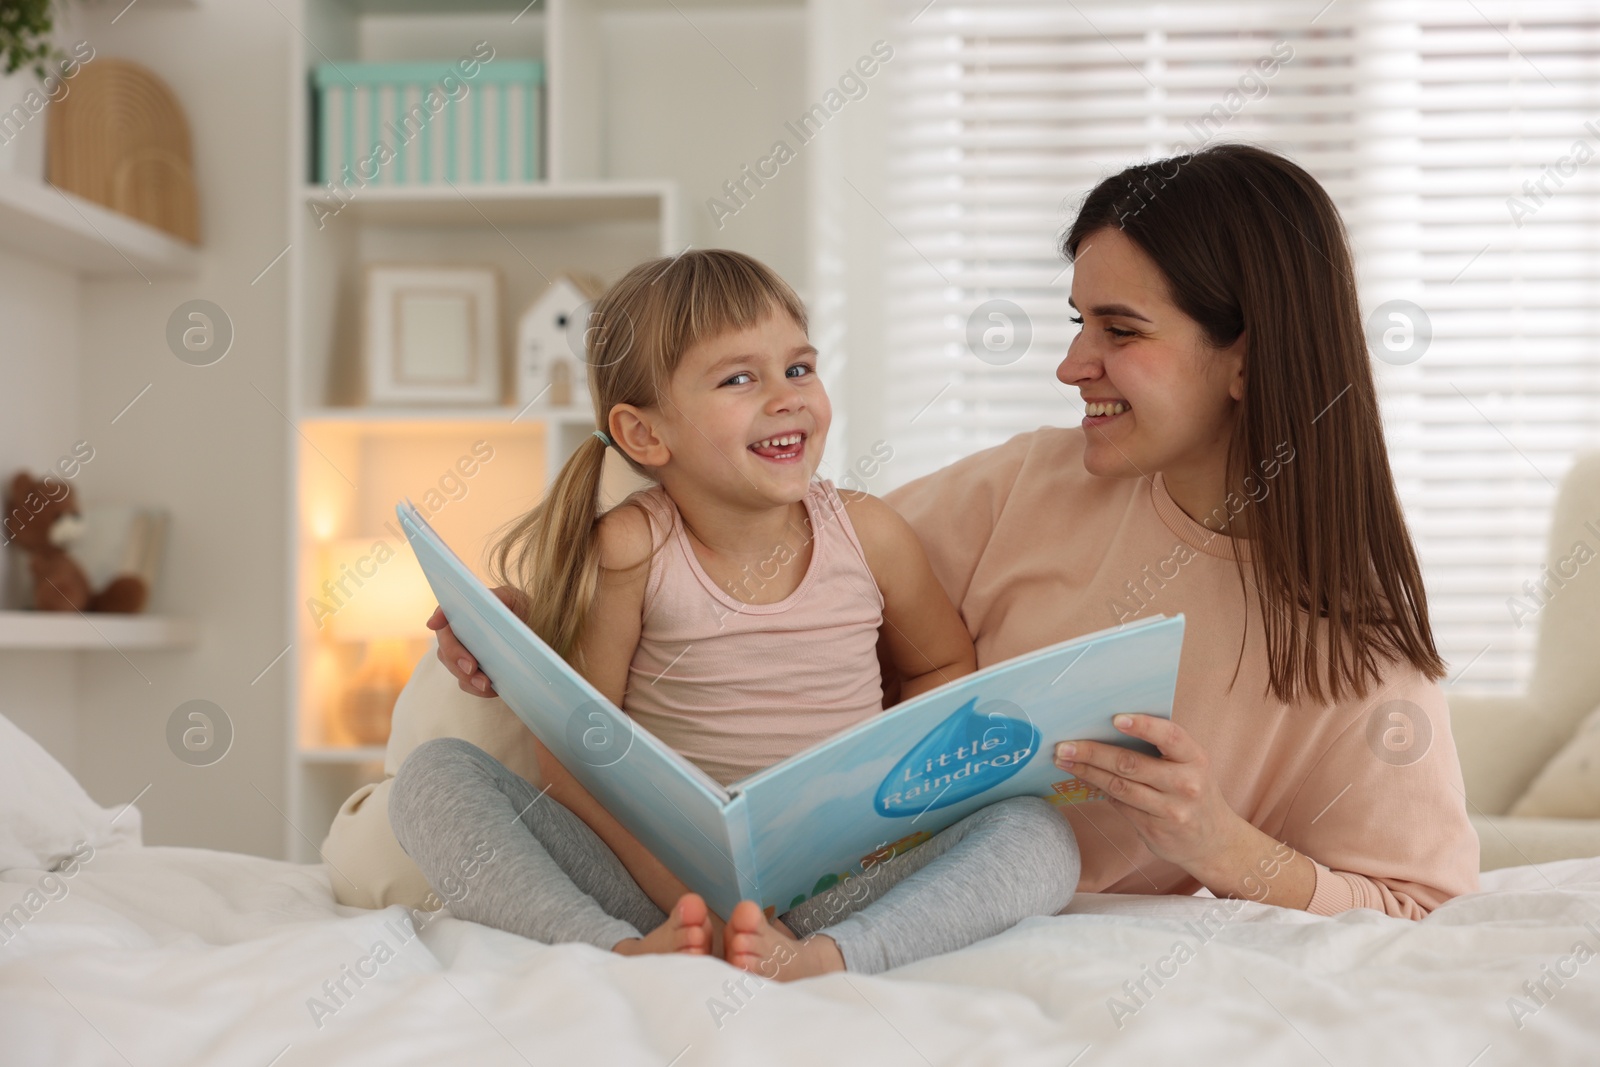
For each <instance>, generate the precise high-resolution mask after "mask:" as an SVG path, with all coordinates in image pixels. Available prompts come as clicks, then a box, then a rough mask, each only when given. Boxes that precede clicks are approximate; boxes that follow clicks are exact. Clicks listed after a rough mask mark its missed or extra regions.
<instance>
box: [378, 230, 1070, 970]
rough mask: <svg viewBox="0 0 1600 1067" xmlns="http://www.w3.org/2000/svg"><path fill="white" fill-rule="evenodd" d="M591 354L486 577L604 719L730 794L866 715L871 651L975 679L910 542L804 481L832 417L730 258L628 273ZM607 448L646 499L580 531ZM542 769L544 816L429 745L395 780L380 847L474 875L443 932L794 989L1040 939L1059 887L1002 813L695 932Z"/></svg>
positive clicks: (494, 776) (755, 281)
mask: <svg viewBox="0 0 1600 1067" xmlns="http://www.w3.org/2000/svg"><path fill="white" fill-rule="evenodd" d="M587 337H588V341H587V344H588V359H589V364H590V368H589V375H590V389H591V393H592V395H593V397H594V401H595V415H596V418H597V421H599V422H600V423H601V424H602V425H604V426H606V427H607V430H606V431H597V432H596V433H595V435H594V438H593V439H592V440H591V441H590V442H588V444H586V445H585V446H584V447H582V448H580V449H578V451H577V452H576V454H574V455H573V457H572V458H571V459H569V460H568V461H567V464H566V466H565V467H563V468H562V471H561V473H560V475H559V476H558V477H557V479H556V481H555V484H554V485H553V486H552V488H551V490H550V492H549V494H548V496H547V498H546V500H545V501H544V502H543V503H542V504H541V505H540V506H539V507H537V508H535V509H534V510H533V511H532V512H531V513H530V514H529V515H528V516H526V517H525V518H523V519H522V520H521V521H520V522H519V523H518V524H517V525H516V526H515V527H514V528H513V529H512V531H511V532H510V533H509V534H508V535H507V536H506V537H505V538H504V539H503V540H502V541H501V542H500V543H499V544H498V545H497V546H496V548H495V551H494V554H493V557H494V570H495V572H496V574H497V575H498V576H500V578H501V580H503V581H504V580H506V579H507V578H510V579H511V582H510V584H515V585H517V586H519V587H520V588H521V589H522V590H523V591H524V599H523V600H522V601H521V602H520V605H521V607H520V611H521V614H522V616H523V618H524V619H525V620H526V621H527V623H528V625H529V626H530V627H532V629H533V630H534V631H535V632H536V633H538V634H539V635H540V637H542V638H543V639H544V640H545V641H547V642H548V643H549V644H550V645H551V646H552V647H553V648H554V649H555V650H556V651H557V652H558V653H560V654H561V655H562V656H563V657H565V658H566V659H567V660H568V661H569V662H570V663H571V664H572V665H573V666H574V668H575V669H577V670H578V671H579V672H581V673H582V674H583V675H584V677H585V678H587V679H588V680H589V681H590V682H591V683H592V684H593V685H594V686H595V688H597V689H598V690H599V691H600V692H601V693H603V694H605V696H606V697H607V699H609V700H611V701H612V702H614V703H615V704H617V705H618V706H619V707H621V708H623V709H624V710H625V711H627V712H628V713H629V715H630V716H632V717H633V718H634V719H635V720H636V721H637V722H638V723H639V724H640V725H641V726H643V727H644V728H645V729H647V730H649V731H650V732H651V733H652V734H654V735H655V736H657V737H659V738H660V739H661V740H662V741H664V742H665V743H667V744H669V745H671V746H672V747H673V748H675V749H676V750H678V751H679V752H681V753H682V754H683V755H684V756H685V757H686V758H688V759H690V760H691V761H693V762H694V763H696V764H697V765H698V766H700V767H701V768H702V769H704V770H705V771H706V773H707V774H709V775H711V776H712V777H713V778H715V779H716V780H717V781H719V782H722V783H723V784H728V783H731V782H734V781H736V780H738V779H740V778H744V777H747V776H749V775H751V774H753V773H755V772H757V771H759V770H761V769H762V768H764V767H767V766H769V765H771V764H773V763H775V762H777V761H779V760H782V759H784V758H786V757H788V756H790V755H793V754H794V753H796V752H799V751H801V750H802V749H805V748H808V747H810V746H812V745H815V744H817V743H818V742H820V741H822V740H824V739H826V738H827V737H829V736H831V735H833V734H836V733H838V732H839V731H840V730H844V729H847V728H849V727H851V726H853V725H855V724H856V723H859V722H861V721H862V720H863V719H866V718H868V717H870V716H873V715H876V714H878V713H879V712H880V711H881V710H882V698H883V693H882V689H881V682H880V673H879V661H878V646H879V641H880V630H881V632H882V645H883V647H884V650H885V654H886V655H887V657H888V658H889V660H890V661H891V662H892V664H893V665H894V667H895V669H896V670H897V671H898V673H899V674H900V675H901V676H902V677H904V678H905V679H906V682H905V684H904V685H903V687H902V690H901V692H902V696H904V697H910V696H915V695H916V694H918V693H921V692H924V691H926V690H928V689H931V688H933V687H935V686H937V685H940V684H942V683H944V682H945V681H948V680H950V679H953V678H957V677H959V676H961V675H963V674H966V673H969V672H971V671H972V670H974V669H975V667H976V662H975V657H974V654H973V647H972V642H971V639H970V638H969V637H968V635H967V631H966V628H965V626H964V624H963V623H962V621H961V618H960V617H959V616H958V615H957V614H956V611H955V609H954V608H953V607H952V606H951V604H950V602H949V600H948V599H947V598H946V596H945V594H944V592H943V590H942V589H941V587H940V586H939V584H938V583H937V581H936V580H935V578H934V576H933V574H932V571H931V569H930V568H929V565H928V561H927V559H926V557H925V556H924V554H923V551H922V547H921V545H920V543H919V542H918V540H917V537H916V535H915V534H914V533H913V532H912V531H911V529H910V527H909V526H907V525H906V523H905V522H904V521H903V520H901V519H900V518H899V517H898V516H897V515H896V514H895V513H894V511H892V510H891V509H890V508H889V507H888V506H887V505H885V504H884V503H882V502H881V501H879V500H877V499H876V498H874V497H871V496H868V495H866V494H859V493H850V494H841V493H839V492H837V491H836V490H835V489H834V487H833V485H832V484H831V483H830V482H827V481H814V480H813V475H814V474H815V472H816V470H817V467H818V464H819V463H820V461H821V459H822V444H823V441H824V439H825V438H826V436H827V433H828V425H829V420H830V408H829V405H828V396H827V393H826V392H824V390H823V387H822V383H821V380H820V379H819V378H818V376H817V373H816V362H817V352H816V349H814V348H813V347H812V346H811V344H810V342H809V341H808V340H807V336H806V316H805V311H804V309H803V308H802V307H801V305H800V302H799V299H798V298H797V297H796V296H795V294H794V293H793V291H792V290H791V289H790V288H789V287H788V286H787V285H786V284H784V282H783V281H782V280H781V279H779V278H778V277H777V276H776V275H774V274H773V273H772V272H771V271H770V270H768V269H767V268H766V267H764V266H763V265H761V264H760V263H758V262H756V261H755V260H753V259H751V258H749V257H748V256H744V255H740V254H739V253H736V252H728V251H690V252H686V253H684V254H682V255H680V256H678V257H676V258H673V259H661V260H656V261H653V262H649V263H645V264H642V265H641V266H639V267H636V268H634V269H633V270H632V271H630V272H629V273H628V274H627V275H626V276H625V277H623V278H622V280H621V281H619V282H618V283H617V284H616V285H615V286H613V287H612V288H611V289H610V291H609V292H607V293H606V295H605V296H604V297H603V298H602V299H601V300H600V301H599V302H598V303H597V304H596V306H595V309H594V315H593V317H592V318H591V321H590V329H589V331H588V335H587ZM613 448H614V449H616V450H617V452H618V453H620V454H621V456H622V457H623V458H624V459H625V460H626V461H627V463H628V465H629V466H630V467H632V468H633V469H634V470H635V471H638V472H639V473H640V474H642V475H645V476H647V477H649V478H651V479H653V480H654V481H655V482H656V483H657V484H656V485H655V486H653V487H652V488H650V489H648V490H643V491H641V492H639V493H635V494H634V495H633V496H631V497H629V498H628V500H626V501H624V503H623V504H622V505H620V506H618V507H616V508H613V509H612V510H610V511H608V512H606V513H605V514H604V515H599V514H597V512H598V497H599V489H600V475H601V469H602V465H603V461H604V459H605V453H606V451H607V450H608V449H613ZM516 579H520V580H516ZM540 764H541V768H540V769H541V772H542V774H543V777H544V781H545V783H546V792H547V793H548V795H544V793H541V792H539V791H538V790H535V789H534V788H533V787H531V786H530V785H529V784H528V783H527V782H526V781H524V780H523V779H521V778H519V777H518V776H516V775H515V774H513V773H512V772H510V771H509V770H507V769H506V768H505V767H504V766H502V765H501V764H500V763H499V762H498V761H496V760H495V759H494V758H493V757H491V756H490V755H488V754H487V753H485V752H484V751H482V750H481V749H478V748H476V747H475V746H473V745H470V744H468V743H467V742H465V741H462V740H459V739H454V738H441V739H437V740H434V741H430V742H428V743H426V744H424V745H421V746H419V747H418V748H417V749H416V750H415V751H414V752H413V753H412V754H411V755H410V756H409V757H408V758H407V759H406V761H405V764H404V765H403V766H402V767H401V769H400V772H399V774H398V775H397V776H396V779H395V784H394V790H393V792H392V794H391V797H390V802H389V816H390V821H391V824H392V825H393V828H394V832H395V836H396V838H397V839H398V840H399V842H400V844H401V846H402V847H403V848H404V849H405V850H406V852H407V853H408V854H409V855H410V856H411V858H412V859H413V860H414V861H415V862H416V863H417V866H418V867H419V868H420V869H421V871H422V872H423V874H424V875H425V876H426V877H427V880H428V882H429V884H430V885H432V886H434V887H436V888H437V887H438V886H440V885H443V884H446V883H449V884H450V885H456V883H457V877H458V876H459V875H463V874H465V873H466V872H468V871H469V870H470V871H471V878H470V879H469V881H468V883H467V884H466V885H465V886H464V887H460V886H458V888H462V892H461V893H459V894H456V895H455V897H453V898H452V899H453V900H454V902H453V903H452V904H451V912H452V914H454V915H456V916H457V917H459V918H466V919H471V920H473V921H476V922H482V923H486V924H489V925H492V926H498V927H501V928H504V929H507V930H511V931H514V932H516V933H520V934H523V935H524V936H527V937H530V938H534V939H536V940H540V941H544V942H546V943H559V942H572V941H581V942H587V943H590V944H594V945H597V946H599V947H601V948H605V949H611V950H613V951H616V952H620V953H626V954H634V953H647V952H690V953H701V954H705V953H711V952H715V951H717V941H718V935H719V934H720V935H721V941H722V946H721V954H722V955H723V956H724V958H726V959H727V960H728V961H729V962H730V963H733V964H734V965H736V966H739V967H741V968H744V969H746V970H759V971H760V972H761V973H762V974H764V975H766V976H768V977H774V976H776V977H782V978H797V977H803V976H805V975H810V974H818V973H823V972H827V971H834V970H840V969H845V968H848V969H849V970H852V971H860V972H866V973H872V972H876V971H881V970H884V969H887V968H889V967H895V966H899V965H901V964H904V963H909V962H911V961H913V960H916V959H919V958H922V957H923V956H927V955H931V954H934V953H939V952H948V951H952V950H954V949H957V948H961V947H962V946H964V945H967V944H970V943H971V942H974V941H977V940H979V939H981V938H984V937H989V936H992V935H994V934H997V933H999V932H1000V931H1002V930H1005V929H1007V928H1009V927H1010V926H1012V925H1014V924H1015V923H1017V922H1018V921H1020V920H1021V919H1023V918H1026V917H1027V916H1030V915H1051V914H1054V913H1056V912H1057V911H1059V910H1060V909H1061V908H1062V907H1064V906H1065V905H1066V903H1067V902H1068V901H1069V900H1070V899H1071V897H1072V893H1073V890H1074V888H1075V886H1076V884H1077V877H1078V866H1079V864H1078V850H1077V844H1076V841H1075V839H1074V837H1073V835H1072V832H1071V830H1070V827H1069V825H1068V823H1067V822H1066V821H1065V820H1064V819H1062V818H1061V817H1060V815H1059V814H1058V813H1057V812H1056V810H1055V809H1054V808H1053V807H1052V806H1051V805H1050V804H1049V803H1047V802H1046V801H1044V800H1042V799H1040V798H1036V797H1021V798H1016V799H1012V800H1007V801H1002V802H1000V803H997V804H993V805H990V806H989V807H987V808H984V809H982V810H980V811H978V812H976V813H974V814H973V815H970V816H968V817H967V818H966V819H964V820H962V821H961V822H958V823H956V824H955V825H954V826H952V827H950V828H949V829H947V830H945V831H944V832H943V833H940V834H938V835H936V836H935V837H933V838H932V839H931V840H929V841H927V842H926V843H924V844H922V845H921V846H920V847H917V848H915V849H912V850H911V851H909V852H906V853H904V854H903V855H899V856H895V857H893V858H890V859H887V860H885V861H884V862H882V863H879V864H877V865H875V866H874V867H872V868H871V869H870V870H867V871H865V872H863V873H862V874H860V875H857V876H856V877H852V878H847V879H845V880H844V881H843V882H841V883H840V884H839V885H838V886H836V887H835V888H834V889H833V890H829V891H827V892H825V893H822V894H819V895H818V896H815V897H812V898H811V899H810V900H807V901H806V902H804V903H803V904H801V905H800V906H799V907H797V908H794V909H793V910H791V911H790V912H788V913H786V914H785V915H783V916H782V917H780V919H779V920H778V921H776V922H769V921H768V920H767V919H766V917H765V916H764V915H763V914H762V911H761V909H760V907H758V906H757V905H756V903H755V902H753V901H742V902H740V903H739V905H738V906H737V907H736V908H735V909H734V910H733V913H732V914H731V915H729V916H728V917H727V922H726V924H725V925H719V924H714V923H713V922H712V917H711V916H710V915H709V913H708V911H707V907H706V904H705V902H704V901H703V900H702V899H701V898H700V897H699V896H698V895H696V894H695V893H692V892H690V891H689V887H687V886H685V885H684V884H683V883H682V882H681V881H679V880H678V879H677V878H676V877H675V876H674V875H673V874H672V873H671V872H670V871H668V870H667V869H666V868H665V866H663V865H662V864H661V862H660V861H659V860H657V859H656V857H654V856H653V855H652V854H650V853H649V852H648V851H647V850H646V849H644V848H643V847H642V846H641V845H640V844H639V843H638V841H637V840H636V839H634V838H633V837H632V835H631V834H629V833H628V832H627V831H626V830H625V829H623V828H622V826H621V825H620V824H619V823H617V821H616V820H615V819H614V818H613V817H612V816H611V815H610V813H608V812H606V811H605V809H604V808H602V807H601V806H600V805H599V804H598V803H597V802H596V801H595V800H594V798H593V797H592V796H590V795H589V794H588V793H587V792H586V791H585V790H584V789H583V788H582V787H581V786H580V785H579V784H578V783H577V782H576V780H574V779H573V778H572V777H571V775H570V774H569V773H568V772H567V771H566V769H565V768H564V767H562V766H561V765H560V764H559V763H558V762H557V761H556V760H555V759H554V758H553V757H551V756H550V754H549V752H548V751H547V750H544V749H543V748H542V747H541V749H540ZM485 856H488V857H491V858H490V859H489V860H484V857H485ZM456 897H459V899H456ZM813 934H815V935H816V936H810V935H813Z"/></svg>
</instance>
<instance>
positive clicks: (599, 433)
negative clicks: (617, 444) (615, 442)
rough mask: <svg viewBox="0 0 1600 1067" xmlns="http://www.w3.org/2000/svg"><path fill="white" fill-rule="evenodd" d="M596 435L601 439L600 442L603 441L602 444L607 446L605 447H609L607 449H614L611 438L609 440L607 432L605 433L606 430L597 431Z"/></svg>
mask: <svg viewBox="0 0 1600 1067" xmlns="http://www.w3.org/2000/svg"><path fill="white" fill-rule="evenodd" d="M594 435H595V436H596V437H598V438H600V440H601V442H602V443H603V444H604V445H605V446H606V447H607V448H611V447H612V441H611V438H609V437H607V436H606V432H605V431H604V430H596V431H595V432H594Z"/></svg>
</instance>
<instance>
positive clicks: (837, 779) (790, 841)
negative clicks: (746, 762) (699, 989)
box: [731, 615, 1184, 914]
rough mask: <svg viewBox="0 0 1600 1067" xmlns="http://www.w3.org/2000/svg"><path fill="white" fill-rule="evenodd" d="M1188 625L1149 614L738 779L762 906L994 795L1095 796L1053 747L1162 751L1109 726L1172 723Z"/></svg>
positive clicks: (953, 687) (785, 901) (815, 888)
mask: <svg viewBox="0 0 1600 1067" xmlns="http://www.w3.org/2000/svg"><path fill="white" fill-rule="evenodd" d="M1183 624H1184V619H1183V616H1181V615H1179V616H1175V617H1172V618H1159V619H1153V620H1149V621H1148V622H1145V623H1142V624H1139V625H1136V626H1131V627H1126V628H1123V629H1120V630H1114V631H1106V632H1103V633H1100V634H1091V635H1089V636H1087V637H1083V638H1078V639H1076V640H1073V641H1068V642H1064V643H1062V644H1060V645H1055V646H1051V647H1050V648H1047V649H1042V650H1039V651H1036V652H1032V653H1029V654H1027V655H1025V656H1019V657H1016V658H1015V659H1012V660H1009V661H1007V662H1005V663H1001V664H996V665H993V666H991V667H989V668H987V669H986V670H984V671H982V672H980V673H978V674H973V675H968V676H967V677H966V678H961V679H958V680H956V681H954V682H952V683H950V684H948V685H945V686H941V687H940V688H938V689H936V690H933V691H932V692H929V693H925V694H923V695H922V696H920V697H918V698H916V699H914V700H911V701H907V702H905V703H903V704H901V705H898V706H896V707H894V708H891V709H890V710H889V711H887V712H885V713H884V714H883V715H882V716H880V717H878V718H875V719H872V720H870V721H868V722H866V723H863V724H862V725H861V726H858V727H856V728H855V729H852V730H850V731H848V732H846V733H844V734H841V735H839V736H837V737H835V738H831V739H830V740H828V741H825V742H823V743H822V744H820V745H817V746H815V747H813V748H811V749H809V750H807V751H806V752H804V753H801V754H799V755H797V756H794V757H791V758H790V759H787V760H785V761H784V762H782V763H779V764H777V765H775V766H773V767H769V768H767V769H766V770H764V771H762V772H761V773H759V774H756V775H752V776H751V777H749V778H747V779H744V780H743V781H741V782H736V783H734V784H733V786H732V787H731V789H732V791H733V792H734V793H735V794H736V795H737V796H738V797H740V798H742V799H743V801H744V815H745V818H746V820H747V822H748V826H747V832H748V835H749V838H750V847H751V852H752V854H753V866H754V867H755V869H756V870H757V871H758V872H759V880H760V885H759V889H758V895H757V896H756V898H755V899H757V900H758V901H759V902H760V903H761V905H762V906H763V907H771V908H773V909H774V910H775V911H776V912H777V913H779V914H781V913H783V912H785V911H787V910H788V909H790V908H792V907H794V906H795V905H797V904H799V903H800V902H801V901H803V900H805V899H806V898H807V897H810V896H813V895H814V894H816V893H818V892H821V891H823V890H825V889H827V888H829V887H830V886H831V885H834V884H836V883H837V882H838V881H839V880H841V879H842V878H844V877H846V876H857V877H860V876H862V870H863V867H864V866H868V867H870V865H871V864H872V863H873V862H876V861H878V860H881V859H885V858H888V856H889V855H892V854H895V853H898V852H903V851H905V850H906V849H907V848H911V847H914V846H915V845H918V844H921V843H922V842H923V841H925V840H927V838H928V837H931V836H932V835H933V834H935V833H937V832H938V831H940V830H942V829H944V828H945V827H947V826H949V825H951V824H952V823H954V822H957V821H958V820H960V819H962V818H964V817H965V816H967V815H969V814H971V813H972V812H974V811H976V810H978V809H979V808H981V807H984V806H986V805H988V804H992V803H994V802H995V801H997V800H1004V799H1006V798H1008V797H1013V796H1022V795H1034V796H1043V797H1047V798H1050V799H1051V800H1053V801H1054V802H1056V803H1058V804H1067V803H1074V802H1078V801H1081V800H1084V799H1087V797H1086V794H1089V793H1091V792H1092V791H1091V790H1090V789H1089V788H1088V786H1087V783H1083V782H1080V781H1078V780H1077V779H1074V778H1073V777H1072V776H1071V775H1069V774H1068V773H1067V772H1065V771H1062V770H1059V769H1058V768H1057V767H1056V766H1055V762H1054V758H1053V751H1054V747H1055V744H1056V742H1058V741H1069V740H1076V739H1089V740H1098V741H1108V742H1113V743H1116V744H1119V745H1122V746H1124V747H1127V748H1134V749H1138V750H1141V751H1145V752H1148V753H1150V754H1152V755H1154V754H1157V753H1156V750H1155V749H1154V748H1153V747H1152V746H1150V745H1148V744H1146V743H1145V742H1143V741H1139V740H1137V739H1135V738H1130V737H1128V736H1127V735H1126V734H1123V733H1121V732H1120V731H1118V730H1117V729H1116V728H1115V727H1114V726H1112V725H1111V718H1112V716H1113V715H1116V714H1119V713H1121V712H1144V713H1146V714H1151V715H1159V716H1162V717H1164V718H1171V717H1172V699H1173V693H1174V690H1175V689H1176V686H1177V677H1178V656H1179V651H1180V648H1181V645H1182V642H1183ZM867 877H870V875H867Z"/></svg>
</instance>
